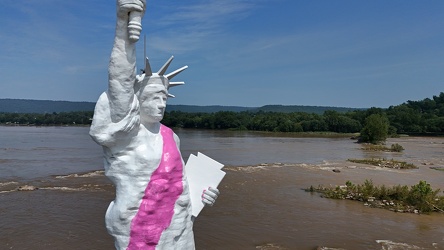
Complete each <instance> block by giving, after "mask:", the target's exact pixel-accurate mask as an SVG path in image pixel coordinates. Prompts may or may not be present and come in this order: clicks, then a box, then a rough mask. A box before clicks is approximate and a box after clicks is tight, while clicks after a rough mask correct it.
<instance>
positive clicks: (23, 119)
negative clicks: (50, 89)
mask: <svg viewBox="0 0 444 250" xmlns="http://www.w3.org/2000/svg"><path fill="white" fill-rule="evenodd" d="M92 117H93V112H92V111H77V112H61V113H56V112H53V113H51V114H35V113H31V114H20V113H0V124H5V125H35V126H42V125H45V126H46V125H90V124H91V118H92Z"/></svg>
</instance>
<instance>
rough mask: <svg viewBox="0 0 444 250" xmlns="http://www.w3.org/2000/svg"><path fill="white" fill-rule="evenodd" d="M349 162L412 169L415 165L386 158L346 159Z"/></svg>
mask: <svg viewBox="0 0 444 250" xmlns="http://www.w3.org/2000/svg"><path fill="white" fill-rule="evenodd" d="M347 161H349V162H354V163H361V164H368V165H373V166H377V167H384V168H395V169H413V168H418V167H417V166H415V165H413V164H411V163H407V162H405V161H396V160H393V159H391V160H387V159H384V158H383V159H348V160H347Z"/></svg>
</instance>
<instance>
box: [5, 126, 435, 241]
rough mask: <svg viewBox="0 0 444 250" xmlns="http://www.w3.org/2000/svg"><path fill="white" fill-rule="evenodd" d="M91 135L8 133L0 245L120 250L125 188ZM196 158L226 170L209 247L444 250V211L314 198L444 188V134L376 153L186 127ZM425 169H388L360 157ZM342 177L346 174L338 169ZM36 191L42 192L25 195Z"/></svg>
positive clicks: (207, 212) (199, 225) (200, 227)
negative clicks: (114, 221)
mask: <svg viewBox="0 0 444 250" xmlns="http://www.w3.org/2000/svg"><path fill="white" fill-rule="evenodd" d="M88 129H89V128H87V127H0V216H1V217H0V249H64V250H71V249H98V250H99V249H113V240H112V238H111V237H110V236H109V235H108V234H107V232H106V229H105V225H104V214H105V211H106V208H107V207H108V204H109V202H110V201H112V200H113V198H114V187H113V186H112V185H111V184H110V182H109V181H108V180H107V179H106V177H104V176H103V171H101V170H102V156H101V153H102V151H101V148H100V147H99V146H98V145H96V144H95V143H94V142H93V141H92V140H91V139H90V137H89V136H88ZM176 133H177V134H178V135H179V137H180V138H181V151H182V154H183V156H184V158H185V159H186V158H187V156H188V155H189V154H190V153H196V152H198V151H200V152H202V153H204V154H206V155H208V156H210V157H212V158H214V159H215V160H217V161H219V162H221V163H223V164H225V165H226V166H225V167H224V170H225V171H226V172H227V175H226V176H225V178H224V180H223V181H222V183H221V185H220V186H219V189H220V191H221V196H220V197H219V199H218V200H217V202H216V204H215V206H214V207H211V208H205V209H204V210H203V211H202V213H201V214H200V215H199V217H198V218H197V219H196V221H195V225H194V231H195V239H196V246H197V249H316V248H317V247H320V246H324V247H331V248H341V249H349V250H352V249H444V215H442V214H432V215H422V214H421V215H418V214H405V213H394V212H391V211H387V210H381V209H375V208H368V207H366V206H364V205H363V204H362V203H359V202H354V201H344V200H330V199H324V198H321V197H319V195H316V194H310V193H306V192H304V191H303V190H302V188H307V187H309V186H310V185H313V186H317V185H318V184H322V185H343V184H344V183H345V181H347V180H350V181H352V182H354V183H363V182H364V180H365V179H371V180H372V181H373V182H374V183H375V184H386V185H395V184H403V185H414V184H417V183H418V182H419V180H426V181H427V182H428V183H431V185H432V187H433V188H441V190H444V171H437V170H434V169H431V168H430V167H440V166H444V159H443V156H444V138H420V137H406V138H397V139H390V140H389V142H388V143H389V144H390V143H399V144H401V145H402V146H403V147H404V148H405V151H404V152H403V153H384V152H368V151H363V150H362V149H361V145H359V144H356V143H354V141H353V140H350V139H349V138H313V137H291V136H289V135H285V134H270V133H252V132H230V131H200V130H199V131H197V130H177V131H176ZM371 157H375V158H380V157H385V158H395V159H399V160H404V161H407V162H409V163H414V164H416V165H418V166H419V169H415V170H402V171H401V170H384V169H379V168H368V167H365V166H363V165H359V164H353V163H350V162H347V161H346V160H347V159H349V158H371ZM332 169H339V170H340V173H335V172H333V171H331V170H332ZM24 185H32V186H35V187H38V188H39V189H38V190H36V191H15V190H16V189H17V188H18V187H19V186H24Z"/></svg>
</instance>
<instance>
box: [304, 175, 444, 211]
mask: <svg viewBox="0 0 444 250" xmlns="http://www.w3.org/2000/svg"><path fill="white" fill-rule="evenodd" d="M305 191H307V192H317V193H321V196H322V197H325V198H331V199H347V200H355V201H361V202H364V205H366V206H369V207H377V208H384V209H388V210H391V211H394V212H402V213H405V212H407V213H431V212H441V213H442V212H444V196H442V195H439V193H441V191H440V190H439V189H436V190H434V189H432V188H431V186H430V184H428V183H427V182H426V181H419V183H418V184H416V185H413V186H411V187H408V186H405V185H404V186H401V185H397V186H393V187H387V186H385V185H382V186H375V185H374V184H373V182H372V181H371V180H366V181H365V182H364V184H357V185H356V184H353V183H351V182H350V181H347V182H346V183H345V185H343V186H336V187H323V186H318V187H317V188H315V187H313V186H311V187H310V188H307V189H305Z"/></svg>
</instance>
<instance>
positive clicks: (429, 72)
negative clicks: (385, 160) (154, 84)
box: [0, 0, 444, 108]
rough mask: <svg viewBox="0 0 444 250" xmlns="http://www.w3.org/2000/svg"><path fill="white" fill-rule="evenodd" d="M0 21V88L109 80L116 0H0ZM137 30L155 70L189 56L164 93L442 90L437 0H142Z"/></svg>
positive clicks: (295, 101) (325, 98) (375, 101)
mask: <svg viewBox="0 0 444 250" xmlns="http://www.w3.org/2000/svg"><path fill="white" fill-rule="evenodd" d="M0 21H1V28H0V98H19V99H38V100H68V101H96V100H97V98H98V96H99V95H100V93H101V92H103V91H104V90H105V89H106V87H107V68H108V60H109V55H110V52H111V47H112V42H113V37H114V28H115V2H114V1H113V0H110V1H105V0H92V1H86V0H77V1H60V0H39V1H35V0H20V1H17V0H2V1H1V2H0ZM142 34H146V36H147V43H148V45H147V54H148V56H149V58H150V61H151V65H152V67H153V69H154V70H157V68H159V67H160V66H161V65H163V63H164V62H165V61H166V60H167V59H168V58H169V57H170V56H171V55H174V56H175V59H174V61H173V63H172V65H171V67H170V71H172V70H174V69H176V68H179V67H181V66H183V65H188V66H189V69H187V70H186V71H184V72H183V73H181V74H180V75H178V76H177V77H176V78H174V80H176V81H185V82H186V85H185V86H182V87H177V88H174V89H171V93H172V94H174V95H176V98H172V99H169V100H168V102H169V103H170V104H189V105H227V106H249V107H257V106H262V105H267V104H282V105H315V106H339V107H360V108H366V107H382V108H387V107H389V106H390V105H398V104H401V103H403V102H405V101H407V100H422V99H424V98H427V97H429V98H431V97H432V96H433V95H438V94H439V93H440V92H443V91H444V1H440V0H430V1H420V0H408V1H406V0H397V1H395V0H372V1H364V0H304V1H302V0H187V1H183V0H171V1H167V0H148V8H147V13H146V14H145V17H144V19H143V31H142ZM137 49H138V56H139V57H138V65H140V67H143V40H141V41H140V42H139V43H138V45H137Z"/></svg>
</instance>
